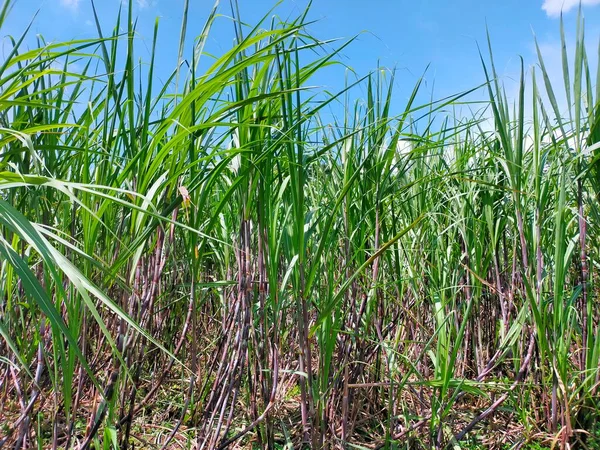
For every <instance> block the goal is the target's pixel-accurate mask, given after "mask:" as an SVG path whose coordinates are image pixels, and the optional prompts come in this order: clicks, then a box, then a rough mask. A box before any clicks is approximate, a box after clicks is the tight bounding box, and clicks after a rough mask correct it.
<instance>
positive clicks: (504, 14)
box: [2, 0, 600, 103]
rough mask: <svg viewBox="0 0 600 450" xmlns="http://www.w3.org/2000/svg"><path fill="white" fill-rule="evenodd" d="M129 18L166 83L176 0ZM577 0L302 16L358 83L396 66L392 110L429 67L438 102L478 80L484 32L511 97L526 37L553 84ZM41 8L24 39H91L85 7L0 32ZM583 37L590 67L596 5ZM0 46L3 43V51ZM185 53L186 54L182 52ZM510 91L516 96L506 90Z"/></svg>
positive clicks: (339, 6)
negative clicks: (332, 44) (342, 44)
mask: <svg viewBox="0 0 600 450" xmlns="http://www.w3.org/2000/svg"><path fill="white" fill-rule="evenodd" d="M120 1H121V0H97V1H96V5H97V8H98V10H99V14H100V19H101V22H102V23H103V26H104V27H105V32H107V33H108V32H110V30H111V29H112V27H113V24H114V20H115V17H116V13H117V10H118V7H119V4H120ZM134 3H135V13H136V15H137V16H138V32H139V40H138V48H139V51H138V54H137V56H138V57H141V58H146V57H147V56H148V51H147V50H146V49H147V48H149V47H150V44H151V38H152V29H153V26H154V21H155V19H156V17H159V20H160V28H159V30H160V31H159V46H158V55H157V60H158V61H159V62H160V64H159V67H160V70H163V73H162V74H160V73H159V75H161V76H164V77H166V75H167V73H169V72H170V70H172V69H173V68H174V67H175V63H176V60H177V46H178V40H179V30H180V26H181V16H182V10H183V0H134ZM275 3H276V2H274V1H273V0H239V4H240V8H241V13H242V18H243V19H244V20H245V21H246V22H247V23H250V24H253V23H255V22H256V21H257V20H258V19H259V18H260V17H262V16H263V15H264V14H266V13H267V12H268V11H269V10H270V9H271V8H273V7H274V6H275ZM578 3H579V2H578V0H450V1H448V0H410V1H409V0H314V1H313V5H312V8H311V12H310V14H309V18H310V19H313V20H316V23H314V24H312V25H311V26H310V30H311V31H312V33H313V34H314V35H316V36H317V37H319V38H322V39H328V38H338V37H340V38H348V37H351V36H354V35H356V34H359V37H358V38H357V40H356V41H355V42H354V43H353V44H351V45H350V46H349V47H347V48H346V49H345V50H344V52H343V56H342V58H341V59H342V61H343V62H344V63H345V64H347V65H348V66H350V67H352V69H353V70H354V71H355V72H356V73H357V74H358V75H364V74H366V73H368V72H369V71H370V70H373V69H374V68H376V67H377V65H378V64H379V65H381V66H385V67H397V69H398V74H397V81H396V97H397V99H396V98H395V100H396V101H397V102H400V103H402V100H403V99H405V98H407V97H408V95H409V93H410V91H411V89H412V86H413V85H414V83H415V82H416V81H417V79H418V78H419V76H420V75H421V74H422V72H423V70H424V69H425V67H426V66H427V65H428V64H429V65H430V68H429V71H428V73H427V75H426V85H425V90H424V93H425V94H427V96H429V95H431V92H432V89H434V87H435V89H434V90H433V96H434V97H436V98H441V97H444V96H448V95H451V94H454V93H457V92H460V91H463V90H466V89H469V88H471V87H474V86H476V85H478V84H480V83H481V82H483V80H484V75H483V71H482V69H481V63H480V61H479V56H478V52H477V43H479V44H480V45H481V46H482V47H485V45H486V38H485V32H486V24H487V27H488V28H489V31H490V34H491V37H492V42H493V48H494V53H495V54H494V56H495V61H496V65H497V68H498V70H499V72H500V74H501V75H502V77H503V81H504V82H505V83H506V84H507V86H508V92H509V93H510V92H511V87H510V85H511V83H513V81H511V80H514V79H515V78H516V77H517V76H518V67H519V59H518V56H522V57H523V58H524V60H525V64H526V66H527V67H531V66H532V65H533V64H534V63H535V62H536V56H535V49H534V45H533V32H535V34H536V36H537V38H538V41H539V43H540V46H541V48H542V52H543V54H544V57H545V59H546V64H547V66H548V68H549V71H550V72H551V77H556V79H557V80H560V74H561V71H562V69H561V65H560V64H561V63H560V35H559V19H558V16H559V14H560V11H561V9H563V11H564V19H565V30H566V35H567V40H568V41H569V42H570V43H572V42H573V41H574V34H575V21H576V17H577V6H578ZM306 4H307V2H306V1H305V0H284V1H283V2H282V3H281V4H280V5H279V6H277V7H276V9H275V10H274V14H278V15H279V16H281V17H287V16H295V15H298V14H299V13H300V12H301V11H303V10H304V8H305V6H306ZM212 5H213V0H191V1H190V16H189V17H190V19H189V23H188V35H189V37H190V40H189V41H190V42H191V38H193V37H194V36H196V35H197V34H198V33H199V32H200V30H201V28H202V25H203V24H204V21H205V19H206V17H207V15H208V13H209V12H210V10H211V8H212ZM38 9H39V10H41V11H40V14H39V15H38V17H37V18H36V20H35V22H34V25H33V27H32V35H35V34H41V35H43V36H44V38H45V39H46V40H48V41H57V40H69V39H77V38H86V37H91V36H95V27H94V26H93V24H92V20H93V16H92V13H91V7H90V3H89V1H87V0H17V2H16V4H15V5H14V7H13V9H12V12H11V15H10V17H9V20H8V24H7V26H5V29H3V30H2V34H3V36H6V35H7V34H13V35H18V34H19V33H20V32H21V31H22V30H23V29H24V28H25V26H26V25H27V23H28V22H29V20H30V19H31V18H32V17H33V15H34V13H35V11H36V10H38ZM220 11H221V13H222V14H223V15H224V17H220V18H219V19H218V22H217V24H216V26H215V27H214V28H213V30H212V33H211V37H210V40H209V43H208V46H207V50H208V51H209V52H211V53H221V52H223V51H225V50H226V49H228V48H229V47H230V45H231V43H232V38H233V35H232V27H231V22H230V20H229V19H228V18H227V17H225V16H228V15H229V13H230V9H229V1H227V0H224V1H222V2H221V7H220ZM583 12H584V16H585V18H586V25H587V27H586V36H587V42H588V45H589V52H590V55H591V58H590V59H591V60H592V62H593V64H594V65H595V63H596V61H597V52H596V50H595V49H596V46H597V43H598V37H599V35H600V0H584V1H583ZM6 48H7V41H6V39H4V41H3V50H2V51H3V52H6ZM190 48H191V45H190V46H188V50H189V49H190ZM314 82H317V83H318V84H319V85H322V86H324V87H326V88H328V89H329V90H334V91H335V90H337V89H340V88H342V87H343V85H344V73H343V71H342V72H340V71H339V70H338V71H335V70H333V71H329V72H324V73H323V74H322V75H320V78H319V79H317V80H315V81H314ZM515 90H516V88H515Z"/></svg>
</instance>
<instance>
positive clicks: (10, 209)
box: [0, 0, 600, 450]
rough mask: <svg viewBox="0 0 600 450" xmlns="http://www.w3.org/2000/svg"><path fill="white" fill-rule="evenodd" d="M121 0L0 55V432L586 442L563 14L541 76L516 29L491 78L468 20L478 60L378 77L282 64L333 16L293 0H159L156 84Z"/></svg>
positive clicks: (111, 442)
mask: <svg viewBox="0 0 600 450" xmlns="http://www.w3.org/2000/svg"><path fill="white" fill-rule="evenodd" d="M10 3H11V2H10V1H7V0H5V1H4V4H3V7H2V10H1V11H0V26H2V25H3V24H6V23H7V21H8V20H10V18H9V17H10V16H9V10H10V6H11V4H10ZM132 3H133V2H132V1H129V5H128V6H127V5H126V6H124V7H123V11H122V12H121V13H119V16H118V18H117V19H116V23H115V27H114V29H113V30H102V29H101V28H100V25H99V22H98V21H96V25H97V27H98V33H97V34H98V37H97V38H96V39H92V40H79V41H71V42H61V43H52V44H48V43H46V42H44V41H43V40H41V38H39V39H38V41H37V42H38V46H37V47H30V46H29V45H25V42H31V41H30V39H32V37H31V36H29V34H28V30H24V34H23V36H14V37H13V38H12V41H10V46H9V48H8V50H6V48H5V54H4V59H3V60H0V418H1V420H0V448H2V447H4V448H7V449H8V448H11V449H20V448H40V449H42V448H44V449H45V448H53V449H54V448H77V449H91V448H95V449H100V448H102V449H107V450H109V449H127V448H130V449H133V448H137V449H142V448H144V449H146V448H147V449H160V448H165V449H171V448H172V449H177V448H185V449H188V448H189V449H192V448H195V449H207V450H212V449H224V448H230V449H233V448H248V449H255V448H256V449H262V448H273V449H292V448H298V449H300V448H312V449H321V448H325V449H337V448H344V449H375V448H378V449H382V448H388V449H409V448H410V449H413V448H414V449H419V448H436V449H443V448H451V449H458V448H473V449H482V448H497V449H518V448H530V449H546V448H565V449H566V448H583V449H585V448H590V449H594V448H600V422H599V418H600V413H599V412H598V411H599V408H600V393H599V386H600V370H599V364H600V339H599V335H598V333H599V320H600V310H599V294H600V290H599V289H598V286H597V284H596V279H597V277H598V270H599V268H600V267H599V261H600V259H599V256H600V255H599V251H600V202H599V201H600V102H599V100H600V71H598V70H597V68H593V67H590V64H589V62H588V54H587V50H586V46H585V44H584V42H585V39H584V25H583V20H582V19H580V20H579V26H578V29H577V30H576V35H577V40H576V43H575V53H574V54H567V52H566V50H564V53H563V55H562V56H563V63H564V64H563V79H564V84H560V85H553V84H552V83H551V82H550V80H549V77H548V74H547V71H546V68H545V66H544V61H543V60H542V57H541V54H540V59H539V62H538V64H537V65H536V66H535V67H529V68H527V67H526V68H523V69H522V72H521V79H520V84H519V86H520V89H519V90H518V93H517V96H516V97H517V98H515V99H514V100H509V99H508V98H507V95H506V93H505V89H504V88H503V80H502V79H501V78H499V77H498V76H497V73H496V69H495V67H494V64H493V57H492V49H493V38H492V39H490V41H491V42H492V44H490V45H489V47H487V46H486V45H485V44H486V43H483V44H484V45H482V56H481V61H482V64H481V72H482V76H484V77H485V79H486V80H487V82H486V83H485V84H484V85H483V86H474V87H473V91H469V92H459V93H457V94H456V95H455V96H453V97H450V98H445V99H442V100H439V101H432V102H430V103H427V104H418V102H417V99H418V98H420V96H419V92H420V90H421V89H422V88H423V87H422V86H421V82H420V81H419V82H418V83H417V84H416V85H415V86H414V90H413V94H412V96H410V98H409V99H408V101H407V102H406V104H402V105H398V104H394V105H392V104H391V99H392V86H393V83H394V71H393V70H387V69H386V70H377V71H375V72H373V73H371V74H366V75H365V76H364V77H363V78H361V79H359V80H358V81H356V82H352V83H348V84H347V86H346V87H345V88H344V89H343V90H341V91H340V92H338V93H331V92H327V91H325V90H324V89H319V88H315V87H311V86H314V83H313V82H312V79H313V78H314V76H315V75H316V74H317V73H319V71H322V70H324V69H325V68H326V67H327V66H330V65H334V64H337V61H338V58H339V57H340V55H341V54H342V53H343V51H344V48H345V47H346V45H352V42H351V41H348V42H341V41H335V42H333V43H332V42H330V41H324V40H320V37H315V36H311V35H310V34H309V33H308V31H307V29H306V26H305V25H306V23H307V20H308V19H307V17H309V16H310V14H309V12H308V11H307V12H306V14H303V15H302V16H300V17H297V18H296V19H294V20H292V21H288V22H281V21H280V20H278V19H272V14H271V13H267V12H265V13H266V15H265V19H264V20H263V21H262V22H261V23H256V24H252V26H251V27H249V26H247V25H243V24H242V20H241V19H240V18H239V17H237V16H236V17H234V20H232V21H231V23H232V27H234V31H235V35H236V43H235V45H233V46H232V47H231V48H230V49H229V50H227V51H226V52H224V53H223V54H221V55H217V56H210V55H207V54H204V52H203V48H204V44H205V41H206V39H207V38H208V36H210V30H211V25H212V24H213V22H214V21H215V19H216V12H217V10H216V9H215V10H213V12H212V14H211V15H210V16H209V19H208V21H207V23H206V24H205V25H204V29H203V30H202V32H201V33H200V34H199V37H198V38H197V39H196V40H195V47H194V48H184V45H183V42H184V41H185V37H186V29H187V28H189V27H186V26H185V23H186V21H187V17H185V14H184V25H183V26H182V31H181V39H180V41H181V43H182V44H181V45H180V48H179V53H178V54H179V55H180V62H181V64H179V65H178V66H177V67H174V68H173V72H172V76H171V78H170V79H168V80H166V81H165V82H164V83H163V84H161V85H158V84H157V82H156V77H154V76H153V73H154V68H155V67H156V65H157V64H160V63H161V62H160V61H158V60H155V58H154V53H155V50H154V49H155V45H156V42H157V41H158V40H160V39H161V37H160V31H159V27H158V22H157V26H156V31H155V34H154V38H153V39H154V40H153V46H152V48H151V51H152V53H151V57H150V58H149V59H144V60H143V64H140V63H139V59H138V58H139V57H138V56H136V55H135V54H134V50H135V48H136V45H135V40H136V29H135V26H134V23H135V17H133V13H132V10H133V7H132ZM186 4H187V0H186ZM234 10H235V8H234ZM484 26H485V25H484V24H482V27H484ZM119 30H125V32H124V33H120V32H119ZM558 33H560V36H561V38H562V40H563V43H564V40H565V38H564V34H565V33H564V30H563V29H562V26H561V29H560V30H557V35H558ZM532 39H533V38H532ZM332 45H334V46H335V45H337V47H332ZM332 48H334V49H333V50H332ZM565 48H566V45H563V49H565ZM538 54H539V51H538ZM123 55H124V57H122V56H123ZM200 59H201V60H202V62H203V64H199V60H200ZM199 67H206V68H205V69H202V70H199V69H198V68H199ZM174 86H175V89H176V91H174V90H173V89H174V88H173V87H174ZM174 92H175V94H174ZM357 92H358V93H360V92H362V93H364V95H363V98H362V99H361V100H360V101H357V102H355V101H353V100H350V99H351V98H353V97H354V96H355V95H356V93H357ZM473 95H479V97H480V98H485V99H486V101H485V102H484V103H483V104H482V103H481V102H478V103H474V102H473V103H472V104H469V102H471V100H470V99H472V98H473ZM563 95H564V96H566V99H567V105H566V107H564V108H563V107H562V106H561V105H560V104H559V101H558V100H557V98H558V97H561V98H562V96H563ZM465 104H466V106H467V109H470V110H471V111H473V112H472V114H471V116H470V117H465V116H464V114H460V115H459V114H457V113H455V111H456V108H457V106H458V105H460V106H461V107H462V110H463V111H464V110H465ZM331 110H335V111H341V112H340V113H339V114H336V115H334V118H332V119H325V118H326V117H331V114H329V112H330V111H331ZM391 111H401V113H399V114H397V115H393V114H392V113H391ZM325 113H327V114H325Z"/></svg>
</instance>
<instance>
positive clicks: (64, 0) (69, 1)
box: [60, 0, 79, 11]
mask: <svg viewBox="0 0 600 450" xmlns="http://www.w3.org/2000/svg"><path fill="white" fill-rule="evenodd" d="M60 5H61V6H64V7H65V8H69V9H71V10H73V11H75V10H77V8H79V0H60Z"/></svg>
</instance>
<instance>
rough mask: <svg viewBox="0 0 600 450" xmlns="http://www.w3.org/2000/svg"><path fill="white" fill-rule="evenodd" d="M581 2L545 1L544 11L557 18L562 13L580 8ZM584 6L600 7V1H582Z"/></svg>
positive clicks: (573, 0) (567, 0)
mask: <svg viewBox="0 0 600 450" xmlns="http://www.w3.org/2000/svg"><path fill="white" fill-rule="evenodd" d="M579 2H580V0H544V4H543V5H542V9H543V10H544V11H546V14H548V15H549V16H550V17H557V16H559V15H560V13H561V11H562V12H564V13H566V12H568V11H570V10H572V9H573V8H575V7H577V6H579ZM581 4H582V5H589V6H592V5H600V0H581Z"/></svg>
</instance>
